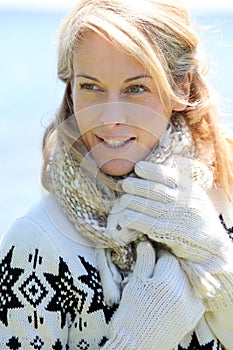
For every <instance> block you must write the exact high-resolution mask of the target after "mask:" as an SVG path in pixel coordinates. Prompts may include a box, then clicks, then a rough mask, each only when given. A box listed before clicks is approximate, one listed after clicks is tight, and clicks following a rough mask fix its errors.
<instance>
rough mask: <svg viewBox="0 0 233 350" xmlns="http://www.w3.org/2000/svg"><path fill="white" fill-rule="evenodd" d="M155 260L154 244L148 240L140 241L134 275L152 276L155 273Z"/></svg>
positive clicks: (141, 276)
mask: <svg viewBox="0 0 233 350" xmlns="http://www.w3.org/2000/svg"><path fill="white" fill-rule="evenodd" d="M155 262H156V254H155V249H154V247H153V246H152V244H151V243H150V242H148V241H143V242H139V243H138V246H137V259H136V263H135V267H134V272H133V277H134V278H137V277H140V278H143V279H148V278H151V277H152V276H153V274H154V268H155Z"/></svg>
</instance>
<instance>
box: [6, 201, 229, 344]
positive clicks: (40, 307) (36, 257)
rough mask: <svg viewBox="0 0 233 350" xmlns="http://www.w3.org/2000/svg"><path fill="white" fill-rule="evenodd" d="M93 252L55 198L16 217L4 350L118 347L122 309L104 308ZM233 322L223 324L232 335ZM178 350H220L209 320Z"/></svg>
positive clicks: (9, 246)
mask: <svg viewBox="0 0 233 350" xmlns="http://www.w3.org/2000/svg"><path fill="white" fill-rule="evenodd" d="M94 251H95V250H94V249H93V243H91V242H90V241H88V240H87V239H86V238H84V237H83V236H82V235H81V234H79V233H78V232H77V230H76V229H75V228H74V226H73V224H72V223H71V222H70V221H69V220H68V219H67V218H66V216H65V215H64V214H63V211H62V209H61V208H60V206H59V204H58V203H57V201H56V200H55V199H53V198H52V196H51V195H49V196H47V197H45V198H44V199H43V200H42V201H41V202H39V203H38V205H37V206H36V207H35V208H33V209H32V210H31V211H30V212H29V213H27V214H26V215H25V216H24V217H22V218H20V219H18V220H16V222H15V224H14V225H13V226H12V227H11V229H10V230H9V231H8V232H7V233H6V234H5V236H4V237H3V239H2V241H1V250H0V349H1V350H3V349H6V350H9V349H14V350H17V349H38V350H40V349H42V350H48V349H56V350H62V349H64V350H65V349H69V350H70V349H78V350H97V349H101V348H103V346H104V344H105V346H104V349H109V350H110V349H115V350H117V347H114V343H113V342H112V341H111V340H108V338H109V326H110V324H111V318H112V316H113V314H114V311H115V310H116V308H117V307H113V308H110V307H107V306H106V305H105V303H104V300H103V292H102V287H101V283H100V278H99V273H98V269H97V264H96V257H95V254H94ZM220 320H221V317H220ZM224 320H225V321H224ZM230 320H231V321H230ZM229 322H232V318H231V319H229V320H227V319H226V317H225V316H224V317H223V323H222V322H221V325H222V326H221V327H223V329H226V328H227V327H228V328H229V327H232V333H233V324H231V325H229ZM224 323H225V324H224ZM108 344H110V345H109V346H108ZM125 349H126V350H131V349H130V348H128V347H127V345H126V346H125ZM177 349H179V350H182V349H189V350H194V349H195V350H197V349H211V350H213V349H216V350H217V349H221V347H220V345H219V344H218V341H217V340H216V339H215V337H214V335H213V333H212V332H211V331H210V328H209V327H208V326H207V322H206V321H205V319H204V318H203V319H202V320H201V321H200V322H199V324H198V325H197V328H196V332H195V333H193V334H188V335H187V336H186V337H185V339H183V340H182V341H181V343H180V346H177ZM227 349H233V344H232V346H231V345H230V347H229V348H227ZM151 350H153V349H151ZM156 350H170V349H156Z"/></svg>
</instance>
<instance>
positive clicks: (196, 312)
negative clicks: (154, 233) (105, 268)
mask: <svg viewBox="0 0 233 350" xmlns="http://www.w3.org/2000/svg"><path fill="white" fill-rule="evenodd" d="M155 260H156V256H155V250H154V248H153V246H152V245H151V243H149V242H140V243H139V244H138V247H137V261H136V265H135V269H134V272H133V274H132V276H131V277H130V279H129V282H128V284H127V285H126V287H125V289H124V290H123V294H122V298H121V302H120V305H119V308H118V310H117V311H116V312H115V314H114V316H113V319H112V322H111V324H110V339H109V341H108V342H107V343H106V345H105V346H104V347H103V350H110V349H117V350H153V349H156V350H171V349H173V348H174V347H175V346H177V345H178V344H179V342H180V341H181V340H182V339H183V337H184V336H185V335H186V334H187V333H188V332H190V331H192V330H193V329H194V328H195V326H196V324H197V323H198V321H199V319H200V318H201V317H202V315H203V313H204V311H205V308H204V306H203V304H202V302H201V299H200V298H198V297H196V295H195V294H194V292H193V290H192V287H191V285H190V283H189V281H188V278H187V276H186V274H185V273H184V272H183V270H182V269H181V267H180V265H179V262H178V261H177V259H176V258H175V257H174V256H173V255H172V254H170V253H168V252H166V251H161V252H160V255H159V257H158V260H157V262H156V261H155Z"/></svg>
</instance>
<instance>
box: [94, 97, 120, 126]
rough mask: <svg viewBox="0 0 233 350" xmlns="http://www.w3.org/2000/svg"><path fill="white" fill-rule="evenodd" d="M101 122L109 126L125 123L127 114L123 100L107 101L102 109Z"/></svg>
mask: <svg viewBox="0 0 233 350" xmlns="http://www.w3.org/2000/svg"><path fill="white" fill-rule="evenodd" d="M100 122H101V123H102V124H104V125H105V126H106V127H109V128H113V127H114V126H116V125H119V124H123V123H125V122H126V115H125V113H124V108H123V105H122V102H118V101H114V102H113V101H111V102H108V103H105V104H104V105H103V106H102V109H101V113H100Z"/></svg>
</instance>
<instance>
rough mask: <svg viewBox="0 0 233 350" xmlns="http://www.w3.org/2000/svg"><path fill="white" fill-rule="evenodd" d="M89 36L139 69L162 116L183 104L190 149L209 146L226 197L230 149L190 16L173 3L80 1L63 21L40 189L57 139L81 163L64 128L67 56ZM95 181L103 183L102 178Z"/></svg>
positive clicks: (72, 129)
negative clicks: (59, 89) (57, 90)
mask: <svg viewBox="0 0 233 350" xmlns="http://www.w3.org/2000/svg"><path fill="white" fill-rule="evenodd" d="M90 30H91V31H94V32H96V33H98V34H99V35H101V36H102V37H104V38H105V39H106V40H108V41H110V42H111V43H112V44H113V45H116V46H117V47H118V48H119V49H121V50H123V52H125V53H127V54H130V55H132V56H133V57H135V58H136V59H137V60H138V61H139V62H140V63H141V64H142V65H143V66H145V68H146V70H147V71H148V72H149V73H150V74H151V76H152V77H153V79H154V82H155V84H156V87H157V90H158V93H159V95H160V98H161V101H162V103H163V105H164V106H166V108H167V110H169V108H170V101H171V100H173V101H177V102H181V103H182V102H185V105H186V104H187V107H186V109H185V110H184V111H182V112H179V113H180V114H181V115H182V116H183V117H184V118H185V120H186V123H187V125H188V127H189V129H190V130H191V133H192V136H193V140H194V142H195V144H196V145H200V144H201V145H202V146H203V145H204V144H205V143H208V145H211V148H212V152H213V154H214V164H213V167H214V175H215V183H216V184H217V185H218V186H220V187H221V188H222V189H224V191H225V192H226V194H227V195H228V197H230V196H229V193H230V186H231V185H232V184H233V174H232V169H233V152H232V151H233V143H232V141H231V140H230V139H229V138H228V137H227V136H226V135H225V134H224V132H223V130H222V129H221V128H220V127H219V115H220V112H219V108H218V106H217V104H216V99H215V98H214V97H213V96H212V90H211V88H210V86H209V84H208V81H207V79H206V75H207V73H208V64H207V63H206V61H205V60H203V58H201V56H200V55H199V47H200V40H199V37H198V35H197V33H196V30H195V26H194V24H193V21H192V18H191V17H190V13H189V11H188V10H187V9H186V8H185V7H184V6H183V5H182V3H180V2H179V1H178V0H144V1H134V0H81V1H78V3H77V6H76V7H75V8H74V9H73V10H72V11H71V12H70V13H69V14H68V16H67V17H66V18H65V20H64V21H63V23H62V25H61V28H60V31H59V37H58V65H57V71H58V72H57V73H58V77H59V79H61V80H62V81H63V82H64V83H65V84H66V88H65V92H64V97H63V100H62V103H61V105H60V109H59V110H58V112H57V115H56V117H55V119H54V121H53V122H52V123H51V124H50V125H49V126H48V128H47V130H46V132H45V135H44V138H43V146H42V148H43V156H44V164H43V171H42V183H43V184H44V186H45V187H48V186H47V182H46V174H47V171H46V169H47V167H48V163H49V159H50V158H51V156H52V150H53V148H54V145H55V144H56V141H57V138H58V136H61V137H62V138H63V139H64V140H65V142H67V143H69V145H70V146H71V147H72V148H73V149H74V150H75V152H76V153H77V156H79V157H80V159H82V157H83V152H82V150H80V144H79V140H78V137H77V135H78V130H77V125H70V123H69V120H70V119H69V118H70V116H71V115H73V103H72V99H71V97H70V95H71V83H72V79H73V52H74V50H78V47H79V44H80V43H81V42H82V40H84V39H85V33H86V32H87V31H90ZM187 74H189V76H190V77H191V80H190V95H189V99H188V103H187V100H185V96H184V93H183V91H182V89H181V82H182V80H184V79H185V77H187ZM184 100H185V101H184ZM176 113H178V112H176ZM199 148H200V147H199ZM197 149H198V147H197ZM100 176H102V177H103V179H105V180H106V182H108V179H109V178H108V177H107V176H105V175H104V174H102V175H100ZM109 185H111V181H110V182H109Z"/></svg>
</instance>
